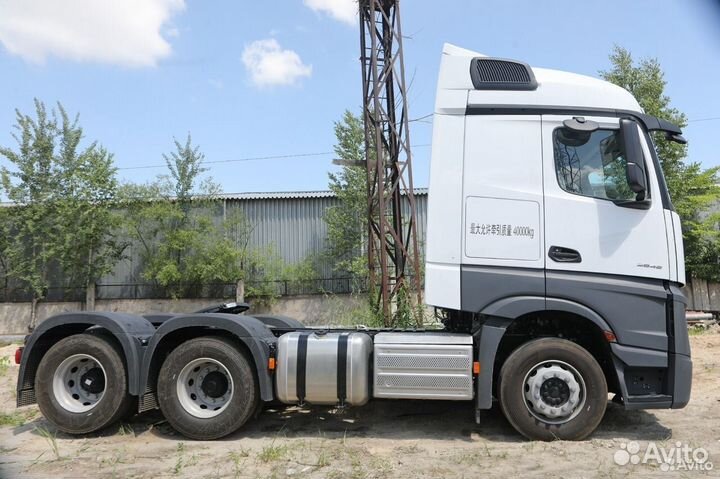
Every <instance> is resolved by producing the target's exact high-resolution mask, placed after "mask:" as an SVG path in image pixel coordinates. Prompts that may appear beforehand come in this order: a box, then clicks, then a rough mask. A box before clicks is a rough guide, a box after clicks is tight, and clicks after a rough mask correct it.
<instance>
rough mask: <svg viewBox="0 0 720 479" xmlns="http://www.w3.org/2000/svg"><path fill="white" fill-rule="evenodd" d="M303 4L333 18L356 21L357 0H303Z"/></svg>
mask: <svg viewBox="0 0 720 479" xmlns="http://www.w3.org/2000/svg"><path fill="white" fill-rule="evenodd" d="M303 3H305V6H306V7H308V8H310V9H311V10H314V11H316V12H323V13H326V14H328V15H330V16H331V17H332V18H334V19H335V20H340V21H341V22H345V23H348V24H350V25H355V24H356V23H357V21H358V19H357V13H358V3H357V0H303Z"/></svg>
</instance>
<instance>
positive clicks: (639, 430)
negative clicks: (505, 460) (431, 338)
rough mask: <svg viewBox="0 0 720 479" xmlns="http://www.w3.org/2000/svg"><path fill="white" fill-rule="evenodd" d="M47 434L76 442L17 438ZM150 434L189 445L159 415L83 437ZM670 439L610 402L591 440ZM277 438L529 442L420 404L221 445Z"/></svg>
mask: <svg viewBox="0 0 720 479" xmlns="http://www.w3.org/2000/svg"><path fill="white" fill-rule="evenodd" d="M43 429H46V430H48V431H50V432H51V434H52V435H54V436H55V437H57V438H67V439H72V438H75V437H76V436H71V435H69V434H65V433H63V432H61V431H57V430H55V428H54V427H53V426H52V425H51V424H50V423H49V422H48V421H46V420H45V419H44V418H42V417H40V418H37V419H35V420H33V421H31V422H28V423H26V424H24V425H22V426H17V427H15V428H14V429H13V433H14V434H20V433H23V432H30V433H32V434H35V435H42V431H43ZM147 432H149V433H150V434H152V435H154V436H156V437H158V438H162V439H167V440H175V441H177V440H187V439H185V438H183V437H182V436H181V435H180V434H178V433H176V432H175V431H174V430H173V429H172V427H171V426H170V425H169V424H168V423H167V421H165V420H164V418H163V416H162V414H160V412H159V411H150V412H147V413H143V414H140V415H137V416H135V417H133V418H132V419H130V420H129V421H127V422H124V423H122V424H119V425H118V424H116V425H114V426H111V427H109V428H106V429H104V430H102V431H98V432H97V433H93V434H87V435H84V436H83V437H85V438H102V437H108V436H114V435H117V434H121V435H122V434H131V435H133V436H137V435H139V434H143V433H147ZM45 434H46V433H45ZM671 436H672V430H671V429H669V428H667V427H665V426H663V425H662V424H660V423H659V422H658V419H657V417H656V416H655V415H654V414H652V413H649V412H647V411H626V410H625V409H623V407H622V406H620V405H617V404H614V403H612V402H611V403H608V407H607V411H606V412H605V417H604V418H603V421H602V423H600V426H599V427H598V429H597V430H596V431H595V432H594V433H593V434H592V436H591V437H590V438H591V439H615V438H624V439H628V440H642V441H658V440H665V439H667V438H669V437H671ZM277 437H287V438H318V437H322V438H326V439H342V438H353V437H362V438H378V439H380V438H382V439H398V440H401V439H415V440H421V439H434V440H447V441H466V442H473V441H477V440H478V439H484V440H487V441H498V442H500V441H501V442H524V441H526V439H525V438H524V437H522V436H521V435H520V434H519V433H517V432H516V431H515V430H514V429H513V427H512V426H511V425H510V423H508V422H507V420H506V419H505V416H503V414H502V412H501V411H500V409H499V407H497V405H494V407H493V408H492V409H490V410H488V411H483V412H482V415H481V424H479V425H478V424H475V418H474V411H473V406H472V403H470V402H452V401H420V400H414V401H413V400H402V401H392V400H374V401H372V402H371V403H369V404H367V405H365V406H362V407H352V408H347V409H337V408H330V407H321V406H309V407H297V406H285V405H274V406H271V407H266V408H265V409H264V410H263V411H262V412H261V413H260V414H259V415H258V417H257V418H255V419H252V420H250V421H249V422H248V424H246V425H245V427H243V428H241V429H240V430H239V431H237V432H235V433H233V434H231V435H230V436H228V437H226V438H224V439H220V441H238V440H242V439H243V438H254V439H273V438H277Z"/></svg>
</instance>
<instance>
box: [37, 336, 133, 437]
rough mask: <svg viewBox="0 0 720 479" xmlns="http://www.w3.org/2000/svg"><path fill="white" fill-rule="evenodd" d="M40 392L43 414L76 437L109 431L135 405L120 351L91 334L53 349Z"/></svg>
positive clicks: (42, 368) (44, 363)
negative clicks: (129, 390)
mask: <svg viewBox="0 0 720 479" xmlns="http://www.w3.org/2000/svg"><path fill="white" fill-rule="evenodd" d="M35 391H36V395H37V402H38V406H39V407H40V411H41V412H42V413H43V415H44V416H45V417H46V418H47V419H48V420H49V421H50V422H52V423H53V424H54V425H55V426H56V427H57V428H58V429H60V430H62V431H65V432H68V433H71V434H86V433H89V432H93V431H97V430H99V429H102V428H104V427H106V426H109V425H110V424H112V423H114V422H115V421H117V420H119V419H120V418H121V417H122V416H124V415H125V414H127V413H128V412H129V409H130V408H131V407H132V400H133V398H132V396H130V395H129V394H128V388H127V374H126V371H125V365H124V364H123V360H122V357H121V355H120V352H119V351H118V350H117V349H116V348H115V347H114V346H113V345H112V344H110V343H108V342H107V341H105V340H103V339H101V338H99V337H98V336H95V335H92V334H76V335H74V336H69V337H67V338H65V339H62V340H60V341H59V342H58V343H57V344H55V345H54V346H53V347H51V348H50V349H49V350H48V352H47V353H45V356H43V358H42V360H41V361H40V364H39V366H38V371H37V374H36V376H35Z"/></svg>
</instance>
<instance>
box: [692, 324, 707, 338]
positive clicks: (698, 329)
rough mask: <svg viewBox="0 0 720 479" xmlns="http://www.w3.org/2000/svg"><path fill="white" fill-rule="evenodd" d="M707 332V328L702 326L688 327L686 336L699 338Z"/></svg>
mask: <svg viewBox="0 0 720 479" xmlns="http://www.w3.org/2000/svg"><path fill="white" fill-rule="evenodd" d="M706 332H707V328H706V327H704V326H702V325H698V324H696V325H694V326H689V327H688V334H689V335H690V336H700V335H703V334H705V333H706Z"/></svg>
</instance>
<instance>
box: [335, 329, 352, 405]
mask: <svg viewBox="0 0 720 479" xmlns="http://www.w3.org/2000/svg"><path fill="white" fill-rule="evenodd" d="M348 337H349V335H348V334H341V335H340V337H339V338H338V347H337V348H338V353H337V396H338V402H339V403H340V405H341V406H342V405H344V404H345V399H347V349H348Z"/></svg>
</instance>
